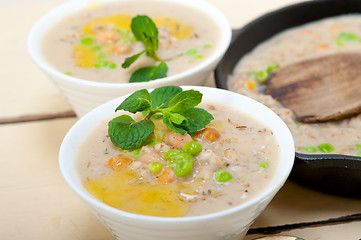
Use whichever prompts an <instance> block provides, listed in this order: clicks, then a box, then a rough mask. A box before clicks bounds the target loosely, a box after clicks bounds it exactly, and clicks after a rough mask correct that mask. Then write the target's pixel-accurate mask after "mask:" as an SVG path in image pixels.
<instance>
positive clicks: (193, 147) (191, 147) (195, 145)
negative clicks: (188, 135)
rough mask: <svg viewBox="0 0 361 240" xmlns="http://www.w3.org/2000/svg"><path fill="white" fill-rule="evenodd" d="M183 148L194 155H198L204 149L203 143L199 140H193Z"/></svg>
mask: <svg viewBox="0 0 361 240" xmlns="http://www.w3.org/2000/svg"><path fill="white" fill-rule="evenodd" d="M182 150H183V151H186V152H189V153H190V154H192V156H197V155H198V154H199V153H200V152H201V151H202V145H201V144H200V143H199V142H196V141H192V142H189V143H186V144H185V145H184V147H183V148H182Z"/></svg>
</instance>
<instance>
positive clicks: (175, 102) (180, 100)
mask: <svg viewBox="0 0 361 240" xmlns="http://www.w3.org/2000/svg"><path fill="white" fill-rule="evenodd" d="M202 96H203V95H202V93H200V92H199V91H196V90H192V89H191V90H187V91H183V92H180V93H178V94H177V95H176V96H174V97H173V98H172V100H170V102H169V106H168V108H169V110H170V111H172V112H184V111H186V110H188V109H191V108H193V107H195V106H197V105H198V104H199V103H200V102H201V101H202Z"/></svg>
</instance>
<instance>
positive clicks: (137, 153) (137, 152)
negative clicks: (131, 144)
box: [133, 148, 142, 156]
mask: <svg viewBox="0 0 361 240" xmlns="http://www.w3.org/2000/svg"><path fill="white" fill-rule="evenodd" d="M141 150H142V148H137V149H135V150H134V151H133V155H134V156H139V154H140V151H141Z"/></svg>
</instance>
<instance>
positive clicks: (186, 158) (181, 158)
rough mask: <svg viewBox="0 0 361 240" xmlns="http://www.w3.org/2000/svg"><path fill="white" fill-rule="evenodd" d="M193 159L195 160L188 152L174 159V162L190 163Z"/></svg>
mask: <svg viewBox="0 0 361 240" xmlns="http://www.w3.org/2000/svg"><path fill="white" fill-rule="evenodd" d="M192 158H193V156H192V154H190V153H188V152H182V153H180V154H178V155H177V156H175V157H174V161H175V162H176V163H179V162H184V161H190V160H192Z"/></svg>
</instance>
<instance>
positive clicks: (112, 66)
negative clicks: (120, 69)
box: [108, 62, 117, 69]
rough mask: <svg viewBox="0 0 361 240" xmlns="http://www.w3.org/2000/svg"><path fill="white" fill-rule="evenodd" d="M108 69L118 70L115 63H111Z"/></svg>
mask: <svg viewBox="0 0 361 240" xmlns="http://www.w3.org/2000/svg"><path fill="white" fill-rule="evenodd" d="M108 67H109V68H110V69H116V68H117V64H115V63H113V62H110V63H109V64H108Z"/></svg>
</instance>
